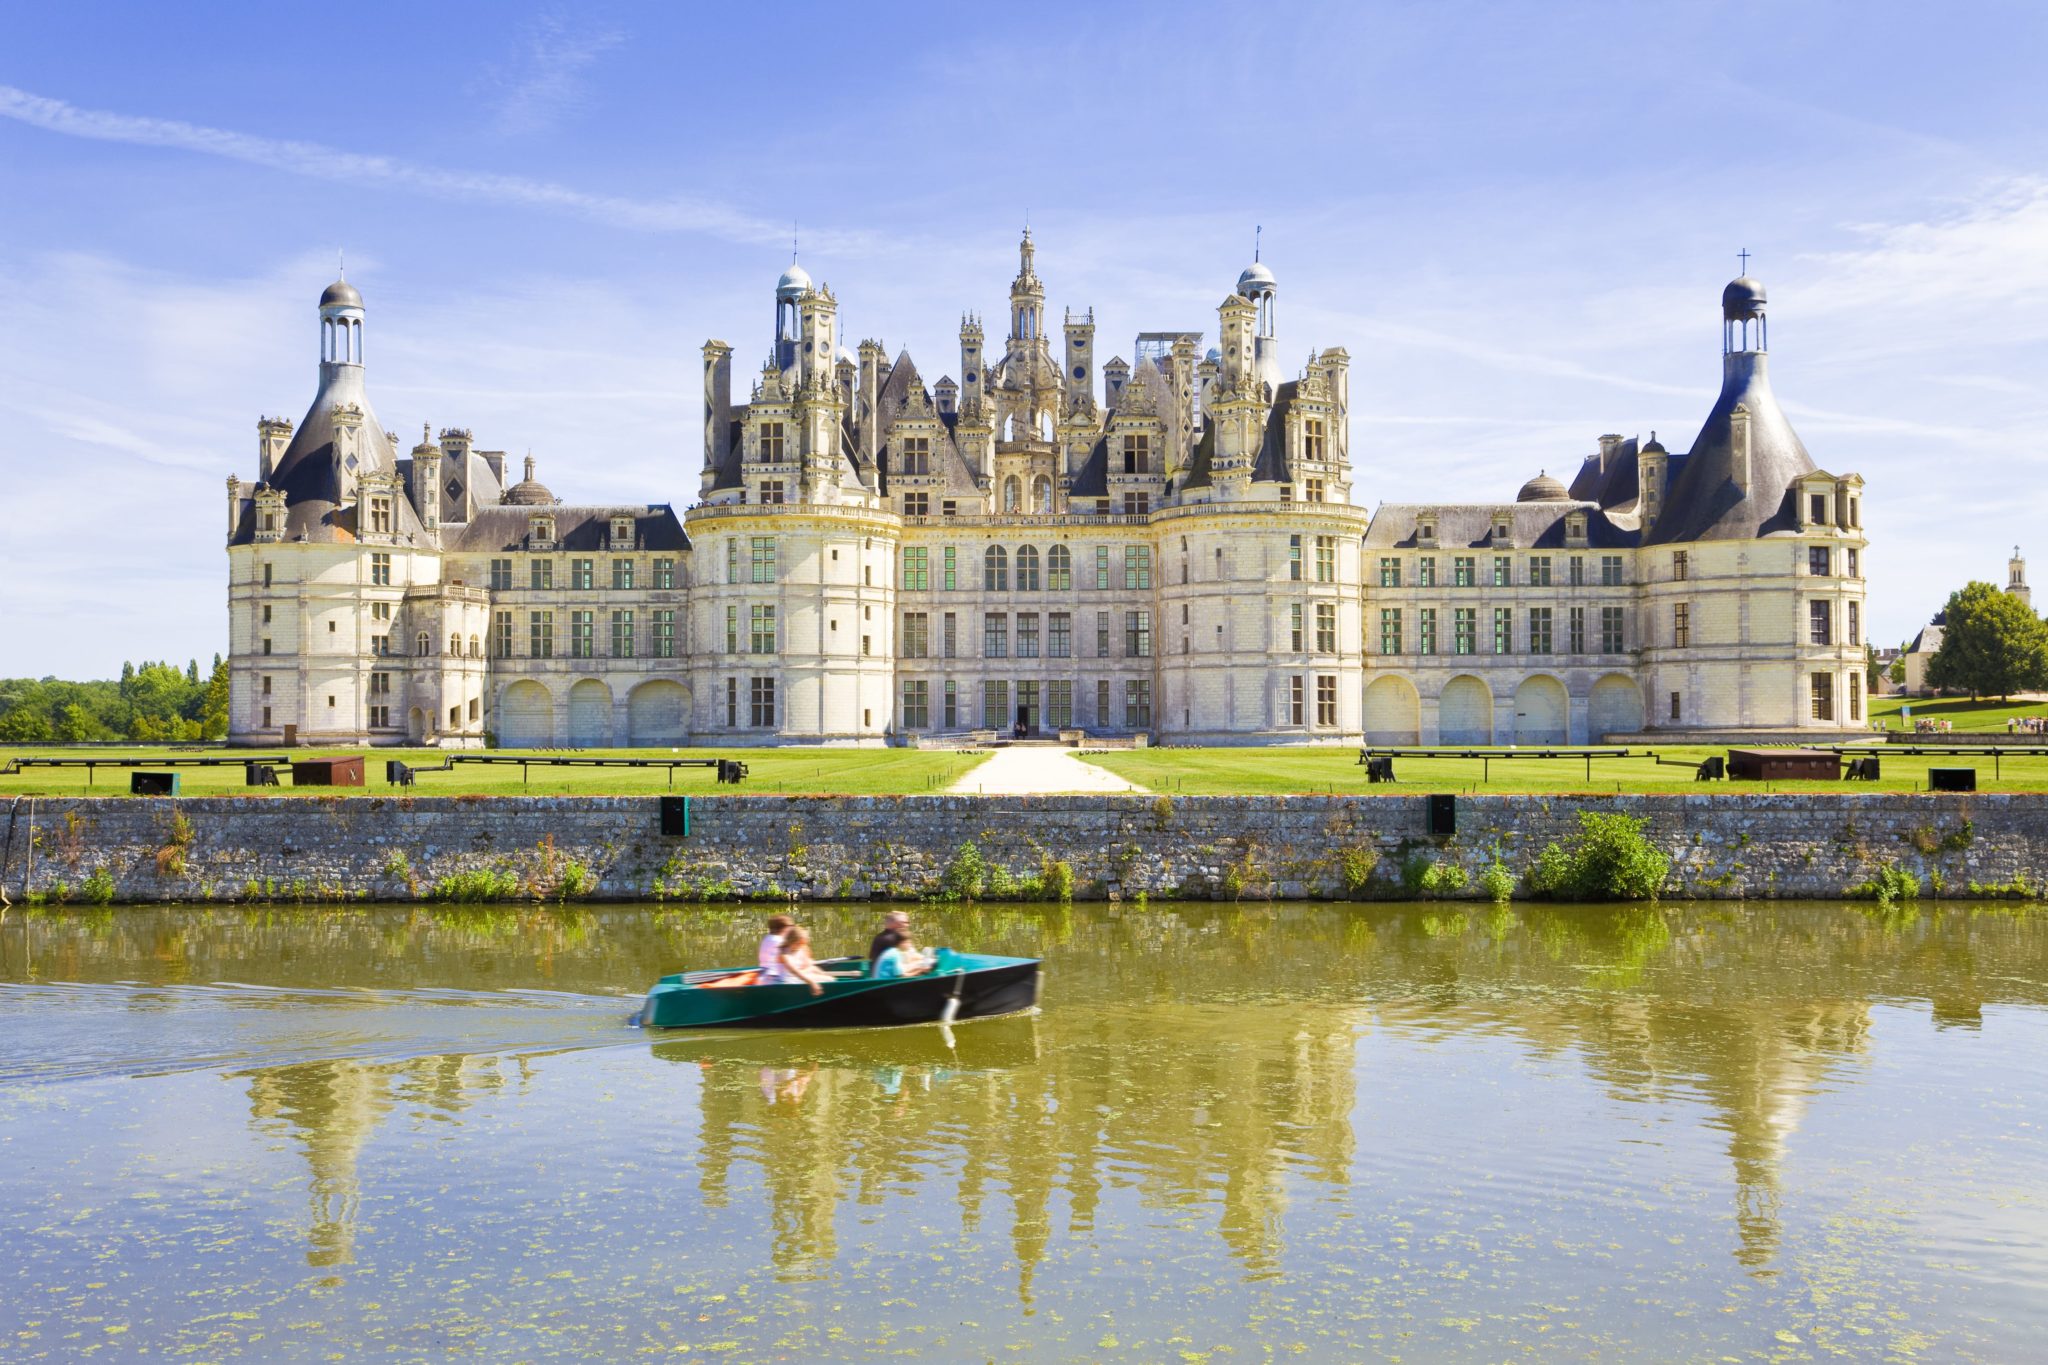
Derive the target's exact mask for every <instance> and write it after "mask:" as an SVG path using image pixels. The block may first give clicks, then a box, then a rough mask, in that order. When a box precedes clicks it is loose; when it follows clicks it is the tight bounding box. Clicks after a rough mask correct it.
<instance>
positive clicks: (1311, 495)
mask: <svg viewBox="0 0 2048 1365" xmlns="http://www.w3.org/2000/svg"><path fill="white" fill-rule="evenodd" d="M1301 487H1302V498H1303V500H1304V501H1307V502H1323V501H1325V500H1326V499H1327V498H1328V497H1329V489H1328V485H1326V484H1325V483H1324V482H1323V481H1322V480H1321V479H1319V478H1316V477H1315V476H1313V475H1311V476H1309V477H1308V478H1306V479H1303V480H1302V484H1301Z"/></svg>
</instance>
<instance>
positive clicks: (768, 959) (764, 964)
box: [754, 915, 796, 986]
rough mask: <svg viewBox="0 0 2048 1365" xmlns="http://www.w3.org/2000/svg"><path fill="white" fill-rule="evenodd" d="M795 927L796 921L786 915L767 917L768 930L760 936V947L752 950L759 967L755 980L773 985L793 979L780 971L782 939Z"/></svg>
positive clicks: (766, 984) (765, 984)
mask: <svg viewBox="0 0 2048 1365" xmlns="http://www.w3.org/2000/svg"><path fill="white" fill-rule="evenodd" d="M795 927H796V921H795V920H793V919H791V918H790V917H789V916H788V915H770V916H769V917H768V932H767V933H766V934H763V935H762V936H761V944H760V947H758V948H757V949H756V950H755V952H754V961H755V963H756V964H757V965H758V966H759V968H760V972H759V975H758V976H757V977H756V980H758V981H759V982H760V983H761V984H762V985H764V986H775V985H780V984H782V983H783V982H786V981H791V980H794V979H795V978H793V977H788V976H785V975H783V971H782V939H783V936H784V935H786V934H787V933H788V932H789V931H790V930H791V929H793V928H795Z"/></svg>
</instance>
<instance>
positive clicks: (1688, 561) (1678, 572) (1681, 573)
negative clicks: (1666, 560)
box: [1671, 550, 1692, 583]
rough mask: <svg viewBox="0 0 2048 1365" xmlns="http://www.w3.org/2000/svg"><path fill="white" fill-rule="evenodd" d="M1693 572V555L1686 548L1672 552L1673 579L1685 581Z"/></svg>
mask: <svg viewBox="0 0 2048 1365" xmlns="http://www.w3.org/2000/svg"><path fill="white" fill-rule="evenodd" d="M1691 573H1692V556H1691V555H1689V554H1687V553H1686V552H1685V551H1684V550H1673V551H1672V552H1671V581H1672V582H1674V583H1683V582H1685V580H1686V578H1687V577H1688V576H1690V575H1691Z"/></svg>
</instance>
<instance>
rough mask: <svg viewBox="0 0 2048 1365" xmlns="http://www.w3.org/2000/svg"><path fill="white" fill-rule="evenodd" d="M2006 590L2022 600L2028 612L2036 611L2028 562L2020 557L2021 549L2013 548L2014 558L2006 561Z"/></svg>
mask: <svg viewBox="0 0 2048 1365" xmlns="http://www.w3.org/2000/svg"><path fill="white" fill-rule="evenodd" d="M2005 590H2006V591H2007V592H2009V593H2011V594H2012V595H2013V596H2014V597H2017V598H2019V599H2020V603H2021V605H2023V606H2025V607H2026V609H2027V610H2028V611H2032V610H2033V609H2034V591H2033V589H2031V588H2029V587H2028V586H2027V561H2026V560H2025V559H2023V558H2021V557H2020V547H2019V546H2017V545H2015V546H2013V547H2012V558H2011V559H2008V560H2006V561H2005Z"/></svg>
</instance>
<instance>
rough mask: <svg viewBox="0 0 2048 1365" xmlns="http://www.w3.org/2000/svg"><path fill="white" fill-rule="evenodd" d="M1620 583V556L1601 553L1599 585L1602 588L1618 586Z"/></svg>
mask: <svg viewBox="0 0 2048 1365" xmlns="http://www.w3.org/2000/svg"><path fill="white" fill-rule="evenodd" d="M1621 584H1622V577H1621V556H1620V555H1601V556H1600V586H1601V587H1603V588H1618V587H1620V586H1621Z"/></svg>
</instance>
